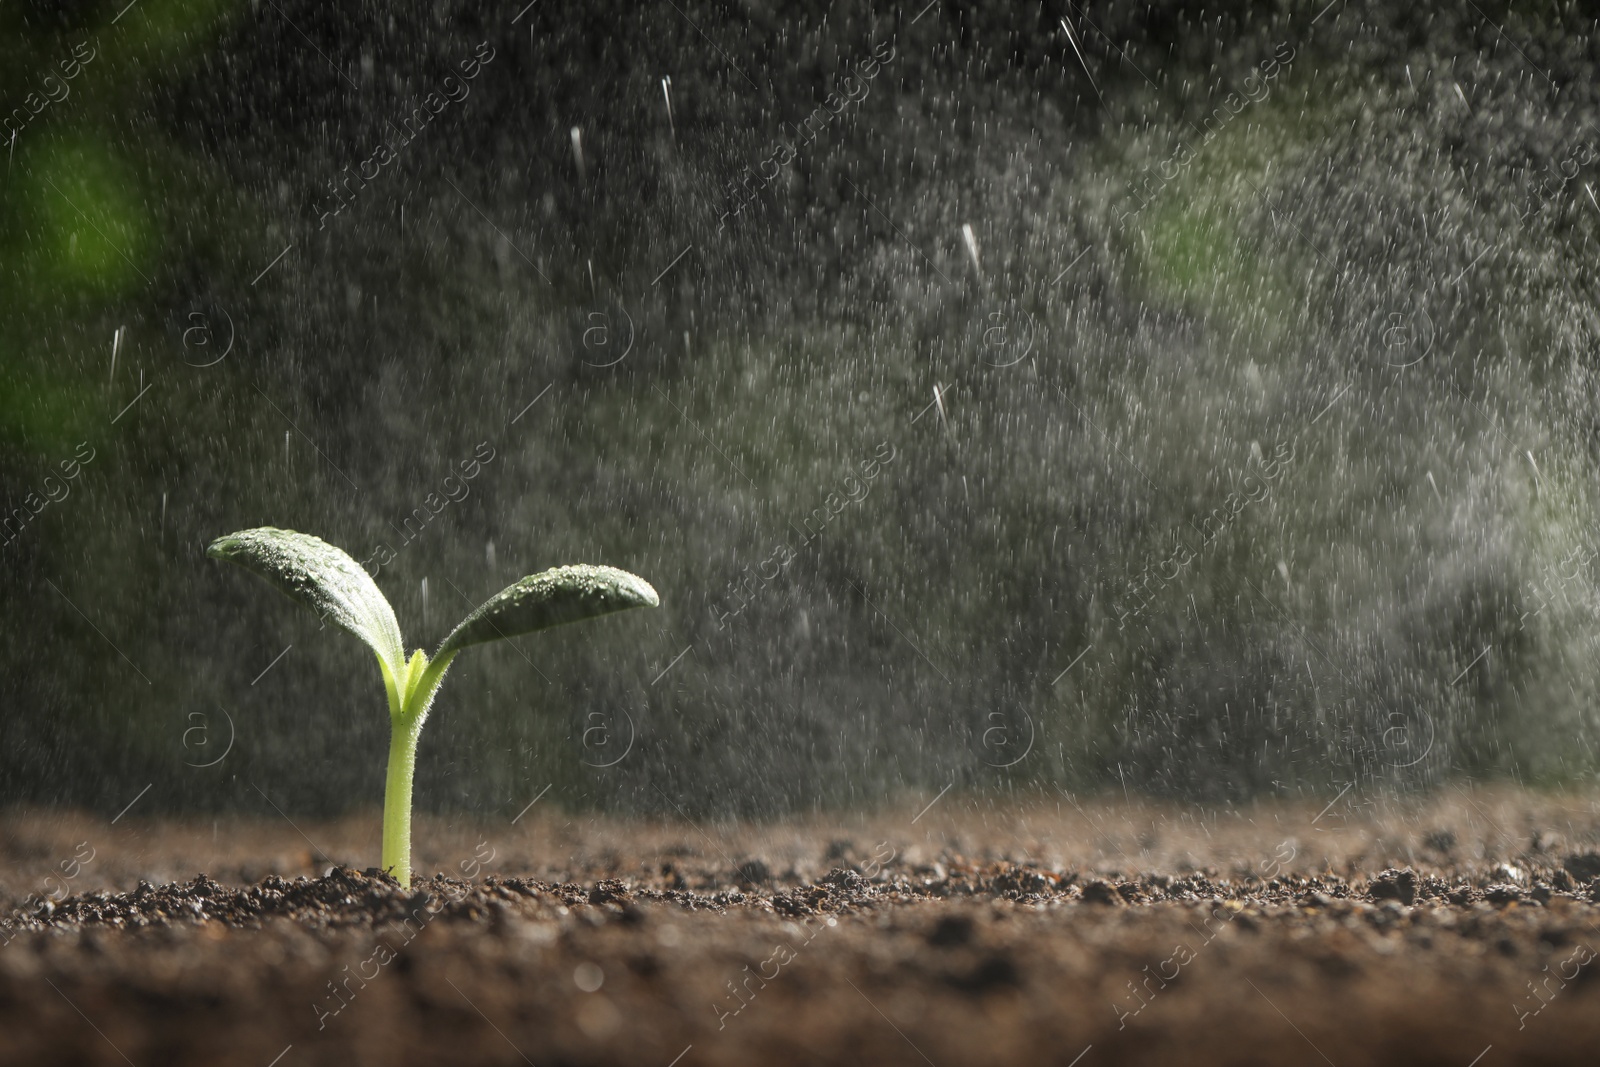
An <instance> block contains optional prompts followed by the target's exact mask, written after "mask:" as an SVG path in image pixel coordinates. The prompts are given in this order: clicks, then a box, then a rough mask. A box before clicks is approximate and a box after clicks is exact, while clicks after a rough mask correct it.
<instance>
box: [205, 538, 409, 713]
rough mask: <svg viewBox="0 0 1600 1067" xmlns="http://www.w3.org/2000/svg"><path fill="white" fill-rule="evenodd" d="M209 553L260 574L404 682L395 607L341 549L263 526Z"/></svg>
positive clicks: (403, 657)
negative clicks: (375, 656) (364, 647)
mask: <svg viewBox="0 0 1600 1067" xmlns="http://www.w3.org/2000/svg"><path fill="white" fill-rule="evenodd" d="M206 555H208V556H210V557H211V558H212V559H220V560H226V561H227V562H229V563H236V564H238V565H239V566H241V567H243V568H244V569H245V570H248V571H252V572H254V573H255V574H259V575H260V576H261V577H263V578H265V579H266V580H267V581H269V582H271V583H272V584H273V585H275V586H277V587H278V589H279V590H280V591H281V592H283V593H284V594H286V595H287V596H288V597H289V598H290V599H292V600H298V601H299V602H300V603H302V604H304V605H305V606H306V607H308V608H310V609H311V610H312V611H314V612H316V613H317V615H318V616H319V617H321V618H325V619H327V620H328V621H330V622H332V623H333V624H334V625H336V626H338V627H339V628H340V629H343V630H346V631H348V632H349V633H352V634H354V635H355V636H356V637H359V638H360V639H361V640H363V641H365V642H366V643H367V644H368V645H369V646H370V647H371V648H372V650H373V651H374V652H376V653H377V654H378V658H379V659H380V660H382V661H383V662H384V665H385V666H386V667H388V670H389V673H390V674H391V675H392V676H393V678H394V680H395V681H396V682H398V683H400V684H404V682H403V679H405V678H406V668H407V664H406V655H405V651H404V647H403V646H402V644H401V641H400V624H399V622H397V621H396V620H395V617H394V609H393V608H392V607H390V606H389V601H388V600H387V599H385V598H384V595H383V593H382V592H381V591H380V590H379V589H378V586H377V584H376V583H374V582H373V580H372V579H371V577H369V576H368V575H367V572H366V571H364V570H362V568H361V565H360V564H359V563H357V562H356V561H355V560H353V559H351V558H350V555H349V554H348V553H346V552H345V551H344V550H343V549H340V548H335V547H334V546H333V545H330V544H328V542H326V541H324V540H322V538H320V537H312V536H311V535H310V534H303V533H297V532H295V531H294V530H280V529H278V528H277V527H275V526H259V527H256V528H255V529H252V530H240V531H238V532H237V533H231V534H228V535H227V536H225V537H219V538H217V539H216V540H215V541H213V542H211V545H210V547H209V548H207V549H206ZM386 681H387V680H386Z"/></svg>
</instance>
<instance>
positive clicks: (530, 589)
mask: <svg viewBox="0 0 1600 1067" xmlns="http://www.w3.org/2000/svg"><path fill="white" fill-rule="evenodd" d="M660 604H661V598H660V597H658V596H657V595H656V591H655V590H654V589H652V588H651V587H650V583H649V582H647V581H645V580H644V579H643V578H641V577H639V576H638V575H637V574H629V573H628V572H627V571H624V570H618V569H617V568H615V567H594V566H590V565H588V564H577V565H575V566H570V567H555V568H553V569H551V570H548V571H544V572H542V573H540V574H532V575H529V576H528V577H526V578H523V579H522V580H521V581H519V582H517V583H516V584H514V585H509V586H507V587H506V588H504V589H502V590H501V591H500V592H498V593H496V594H495V595H494V596H492V597H490V598H489V599H488V600H487V601H486V602H485V603H484V604H483V605H482V606H481V607H479V608H478V609H477V610H476V611H474V612H473V613H472V614H471V615H468V616H467V617H466V618H465V619H462V620H461V624H460V625H459V626H457V627H456V628H455V630H453V631H452V632H451V634H450V636H449V637H447V638H445V639H444V644H442V645H440V646H439V651H438V654H437V656H436V657H435V658H436V659H437V658H438V657H442V656H444V655H445V654H446V653H450V652H458V651H460V650H461V649H463V648H465V647H467V646H468V645H476V644H481V643H483V642H485V641H498V640H500V639H501V638H502V637H515V636H517V635H518V634H525V633H532V632H533V631H535V630H545V629H548V628H550V627H552V626H560V625H562V624H563V623H569V622H579V621H581V620H583V619H592V618H594V617H595V616H597V615H609V614H611V613H612V612H614V611H626V610H627V609H629V608H654V607H659V606H660Z"/></svg>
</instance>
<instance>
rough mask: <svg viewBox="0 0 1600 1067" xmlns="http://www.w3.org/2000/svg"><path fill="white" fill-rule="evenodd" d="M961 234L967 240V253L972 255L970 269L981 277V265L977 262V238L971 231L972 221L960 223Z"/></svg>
mask: <svg viewBox="0 0 1600 1067" xmlns="http://www.w3.org/2000/svg"><path fill="white" fill-rule="evenodd" d="M961 236H962V238H963V239H964V240H965V241H966V242H967V255H969V256H971V257H972V269H973V270H974V271H976V272H977V274H978V277H980V278H982V277H983V267H982V266H981V265H980V264H979V263H978V238H977V237H976V236H975V235H974V234H973V232H972V223H970V222H963V223H962V224H961Z"/></svg>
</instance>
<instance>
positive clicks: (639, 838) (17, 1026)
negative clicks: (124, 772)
mask: <svg viewBox="0 0 1600 1067" xmlns="http://www.w3.org/2000/svg"><path fill="white" fill-rule="evenodd" d="M1358 793H1359V791H1358V790H1354V789H1352V790H1350V791H1347V793H1346V794H1342V795H1341V796H1340V797H1339V798H1337V799H1336V800H1335V801H1334V803H1333V804H1331V805H1328V806H1327V807H1324V806H1323V805H1324V803H1325V801H1323V802H1318V803H1315V804H1305V805H1288V804H1274V805H1261V806H1255V807H1248V808H1239V809H1230V810H1226V811H1220V812H1219V811H1217V810H1213V809H1200V808H1185V807H1178V806H1158V805H1154V804H1142V803H1136V802H1126V801H1124V800H1123V798H1121V797H1118V798H1117V799H1116V800H1115V801H1112V800H1089V799H1084V798H1079V799H1072V798H1066V797H1060V798H1052V799H1049V800H1040V801H1037V802H1034V803H1019V802H1010V803H1008V804H1007V805H1005V806H1000V805H997V804H995V803H992V802H989V801H983V802H979V801H976V800H971V799H968V800H959V799H958V798H957V797H956V796H944V795H941V796H940V797H939V798H935V799H934V803H933V804H932V805H930V806H929V807H927V808H926V809H925V810H921V811H919V810H918V809H919V808H923V805H924V804H925V803H926V799H927V798H922V799H921V800H920V801H917V802H914V803H910V804H908V805H907V806H906V810H905V811H903V812H884V813H880V814H877V815H873V816H864V815H860V814H851V815H844V816H838V817H827V818H824V817H817V818H814V819H808V820H803V821H792V822H784V823H778V824H771V823H768V824H744V823H741V824H723V823H703V824H696V823H692V822H686V821H681V820H680V821H671V822H667V821H660V820H657V821H645V820H633V821H624V820H615V819H603V818H593V817H589V816H577V815H573V816H567V815H563V814H562V813H560V812H558V811H556V810H555V809H554V808H553V807H550V806H548V805H546V806H544V807H543V808H542V809H541V807H540V806H537V805H536V806H534V807H533V808H532V810H527V811H525V812H524V813H523V814H522V815H521V816H519V817H518V818H517V819H516V821H515V822H512V821H511V820H510V819H501V820H497V821H493V822H488V821H485V822H483V823H481V824H461V823H446V822H443V821H438V820H429V819H421V820H419V822H418V824H417V827H416V850H417V861H418V862H417V866H418V869H419V870H425V871H428V872H429V876H428V877H426V878H423V877H421V876H418V877H417V878H416V880H415V882H414V884H413V885H412V886H410V887H402V886H400V885H398V884H397V883H396V882H394V881H393V880H392V879H390V878H387V877H385V876H383V875H381V874H379V873H377V872H376V871H375V870H372V869H370V868H368V866H367V865H368V863H370V862H371V861H372V859H373V857H375V856H376V854H377V840H376V839H377V829H378V828H377V822H376V817H375V816H369V817H367V818H361V819H355V818H352V819H347V820H340V821H336V822H313V821H310V820H295V821H294V822H291V821H290V820H289V818H288V817H287V816H285V817H283V818H279V817H277V816H274V817H273V819H272V821H261V822H249V821H242V820H241V821H229V822H222V821H218V822H215V823H213V822H210V821H207V822H205V823H203V824H201V823H192V822H175V821H171V820H149V821H141V820H140V819H138V818H137V817H136V816H134V815H128V816H125V817H119V819H118V820H117V821H115V822H108V821H107V820H106V819H105V818H103V817H97V816H91V815H87V814H82V813H62V812H58V811H26V812H23V811H12V812H9V813H7V814H5V815H3V816H0V862H3V869H0V916H4V918H3V920H0V1063H4V1064H39V1065H44V1064H66V1063H72V1064H80V1063H87V1064H102V1063H103V1064H134V1065H137V1067H146V1065H152V1067H154V1065H161V1064H180V1065H182V1064H249V1065H256V1067H269V1065H274V1064H275V1065H279V1067H292V1065H296V1064H390V1065H392V1064H401V1063H419V1064H438V1063H449V1064H454V1063H462V1064H522V1063H531V1064H537V1065H539V1067H549V1065H555V1064H591V1063H592V1064H644V1065H651V1067H671V1065H673V1064H676V1065H678V1067H694V1065H697V1064H790V1063H816V1064H823V1063H895V1064H917V1065H927V1064H932V1065H934V1067H956V1065H961V1064H994V1063H1040V1064H1044V1063H1049V1064H1056V1063H1059V1064H1063V1065H1070V1064H1077V1065H1079V1067H1095V1065H1098V1064H1110V1063H1152V1064H1154V1063H1163V1064H1175V1063H1193V1064H1212V1063H1217V1064H1221V1063H1232V1064H1258V1063H1259V1064H1321V1063H1327V1064H1331V1065H1334V1067H1356V1065H1360V1064H1389V1063H1393V1064H1402V1063H1403V1064H1439V1065H1449V1067H1474V1065H1476V1067H1495V1065H1499V1064H1507V1063H1539V1064H1554V1063H1593V1062H1596V1058H1597V1054H1596V1051H1595V1050H1596V1049H1600V978H1597V975H1600V962H1596V959H1597V956H1600V903H1597V901H1600V794H1595V795H1575V794H1560V795H1552V794H1529V793H1521V792H1515V791H1481V790H1480V791H1467V790H1463V789H1459V788H1458V789H1452V790H1446V791H1442V792H1441V793H1439V794H1437V795H1435V796H1433V797H1431V798H1428V799H1426V800H1411V801H1405V802H1401V801H1393V800H1388V801H1385V800H1376V799H1372V798H1363V797H1361V796H1359V795H1358ZM364 861H365V862H364ZM435 871H437V872H440V873H437V874H435V873H434V872H435ZM202 872H203V873H202Z"/></svg>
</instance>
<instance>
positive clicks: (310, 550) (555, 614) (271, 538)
mask: <svg viewBox="0 0 1600 1067" xmlns="http://www.w3.org/2000/svg"><path fill="white" fill-rule="evenodd" d="M206 555H208V556H210V557H211V558H212V559H220V560H226V561H227V562H229V563H237V564H238V565H239V566H241V567H243V568H244V569H245V570H248V571H252V572H254V573H256V574H259V575H260V576H261V577H263V578H265V579H266V580H267V581H269V582H271V583H272V584H273V585H275V586H277V587H278V589H279V590H281V591H282V592H284V593H286V594H287V595H288V596H289V598H290V599H292V600H298V601H299V602H300V603H302V604H304V605H306V606H307V607H309V608H311V609H312V610H313V611H315V612H316V613H317V615H318V616H319V617H321V618H323V619H324V620H326V621H328V622H331V623H333V624H334V625H335V626H338V627H340V628H341V629H343V630H347V631H348V632H350V633H352V634H354V635H355V636H356V637H359V638H360V639H361V640H363V641H365V642H366V643H367V645H368V647H370V648H371V649H372V651H373V652H375V653H377V655H378V670H379V671H381V672H382V673H383V688H384V691H385V692H387V693H388V695H389V725H390V734H389V773H388V778H387V780H386V782H385V785H384V790H383V867H384V869H385V870H387V871H389V872H390V873H391V874H393V875H394V877H395V878H396V879H397V880H398V881H399V882H400V884H401V885H410V884H411V781H412V778H413V777H414V774H415V771H416V766H417V738H418V737H420V736H421V734H422V723H423V721H424V720H425V719H426V718H427V717H428V707H429V705H430V704H432V703H433V695H434V693H435V692H436V691H437V690H438V688H439V683H440V682H441V681H443V680H444V672H445V671H446V670H448V669H449V668H450V663H451V661H452V660H454V659H455V658H456V654H457V653H459V652H460V651H461V650H462V649H463V648H466V647H467V646H468V645H477V644H483V643H484V642H487V641H498V640H501V639H502V638H507V637H516V636H517V635H519V634H526V633H532V632H534V631H535V630H546V629H549V628H550V627H552V626H560V625H561V624H563V623H569V622H580V621H582V620H584V619H592V618H594V617H596V616H598V615H609V614H610V613H612V612H614V611H624V610H626V609H628V608H643V607H651V608H653V607H658V606H660V603H661V600H660V598H659V597H657V596H656V591H655V590H654V589H652V588H651V587H650V583H649V582H647V581H645V580H644V579H643V578H640V577H639V576H638V575H635V574H629V573H628V572H627V571H622V570H618V569H617V568H615V567H593V566H588V565H586V564H580V565H578V566H571V567H556V568H553V569H552V570H548V571H544V572H543V573H540V574H532V575H529V576H528V577H526V578H523V579H522V580H521V581H519V582H516V583H515V584H513V585H509V586H507V587H506V588H504V589H502V590H501V591H500V592H498V593H496V594H495V595H494V596H492V597H490V598H489V599H488V600H487V601H486V602H484V604H482V605H481V606H480V607H479V608H478V609H477V610H475V611H473V612H472V614H470V615H468V616H467V617H466V618H465V619H462V620H461V623H460V624H459V625H458V626H457V627H456V628H455V629H454V630H452V631H451V632H450V636H448V637H446V638H445V639H444V643H443V644H441V645H440V646H439V650H438V651H437V652H435V653H434V654H433V659H432V660H429V659H428V657H427V655H426V653H424V652H423V651H422V649H420V648H419V649H417V650H416V651H415V652H414V653H412V655H411V658H410V659H409V660H408V659H406V655H405V646H404V644H403V643H402V642H401V640H400V624H399V623H398V622H396V621H395V617H394V608H392V607H390V606H389V601H388V600H386V599H385V598H384V595H383V593H382V592H380V591H379V589H378V586H377V584H376V583H375V582H373V580H372V578H371V577H370V576H369V575H368V574H367V572H366V571H365V570H363V569H362V568H361V565H360V564H358V563H357V562H356V561H355V560H354V559H352V558H350V556H349V555H348V554H347V553H346V552H344V550H342V549H339V548H335V547H334V546H333V545H330V544H328V543H327V542H326V541H324V540H322V539H321V538H318V537H312V536H311V535H310V534H303V533H296V532H295V531H293V530H280V529H277V528H276V527H272V526H261V527H258V528H256V529H253V530H240V531H239V532H238V533H231V534H228V535H227V536H226V537H219V538H218V539H217V540H215V541H213V542H212V543H211V546H210V547H209V548H207V549H206Z"/></svg>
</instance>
